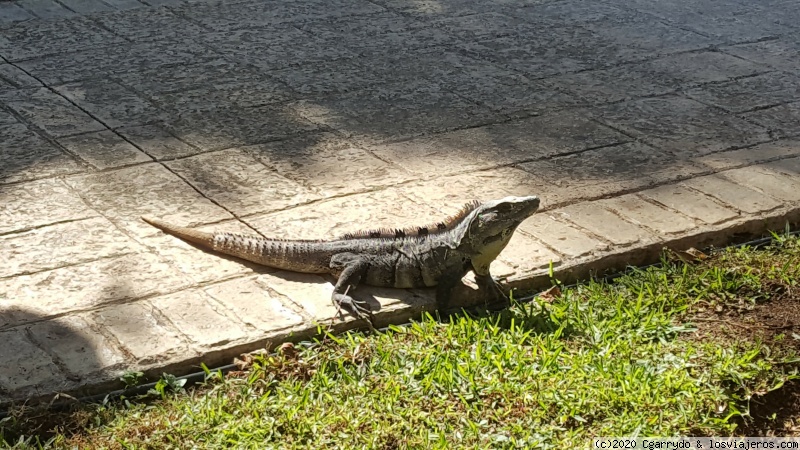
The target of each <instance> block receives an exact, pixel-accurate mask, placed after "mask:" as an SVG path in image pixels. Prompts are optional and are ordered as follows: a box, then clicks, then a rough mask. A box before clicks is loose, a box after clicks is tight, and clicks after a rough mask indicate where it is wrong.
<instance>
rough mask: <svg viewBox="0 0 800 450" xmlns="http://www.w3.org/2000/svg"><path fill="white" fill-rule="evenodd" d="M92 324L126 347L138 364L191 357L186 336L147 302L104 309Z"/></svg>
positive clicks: (96, 315) (95, 314)
mask: <svg viewBox="0 0 800 450" xmlns="http://www.w3.org/2000/svg"><path fill="white" fill-rule="evenodd" d="M92 320H93V321H94V322H96V323H97V324H98V325H100V326H102V327H103V329H104V330H105V331H106V332H108V333H109V334H110V335H111V336H113V337H114V338H115V339H116V341H117V342H119V343H120V344H121V345H122V346H124V349H125V350H126V351H127V352H129V354H130V355H132V356H133V358H135V359H134V361H135V362H137V363H138V364H148V363H151V362H157V361H163V360H166V359H167V358H169V357H170V356H173V355H176V354H179V353H180V354H182V355H183V356H184V357H185V356H188V355H190V354H191V352H190V350H189V348H188V347H189V344H188V342H187V339H186V338H185V337H184V336H183V334H182V333H180V332H179V331H177V330H176V329H175V328H174V326H173V325H172V324H171V323H169V322H168V321H167V320H166V319H165V318H164V317H162V316H161V315H160V313H159V311H158V310H157V309H156V308H155V307H153V305H152V304H151V303H150V302H148V301H146V300H141V301H138V302H135V303H128V304H121V305H111V306H108V307H105V308H102V309H100V310H98V311H97V312H95V313H94V314H93V315H92Z"/></svg>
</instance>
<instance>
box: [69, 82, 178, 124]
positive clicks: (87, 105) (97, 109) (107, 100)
mask: <svg viewBox="0 0 800 450" xmlns="http://www.w3.org/2000/svg"><path fill="white" fill-rule="evenodd" d="M55 90H56V92H57V93H59V94H60V95H61V96H63V97H64V98H66V99H67V100H69V101H70V102H72V103H74V104H75V105H76V106H77V107H78V108H80V109H81V110H83V111H85V112H86V113H87V114H89V115H91V116H92V117H93V118H94V119H95V120H97V121H100V122H101V123H103V125H105V126H106V127H108V128H117V127H121V126H123V125H127V126H130V125H139V124H145V123H148V122H155V121H159V120H163V119H164V118H165V115H164V113H162V112H161V111H160V110H159V109H158V108H157V107H156V106H155V105H153V104H152V103H150V102H148V101H147V100H145V99H143V98H141V97H139V96H138V95H136V93H135V92H133V91H131V90H130V89H128V88H126V87H125V86H122V85H121V84H119V83H117V82H115V81H113V80H109V79H92V80H87V81H81V82H77V83H69V84H62V85H60V86H57V87H56V88H55Z"/></svg>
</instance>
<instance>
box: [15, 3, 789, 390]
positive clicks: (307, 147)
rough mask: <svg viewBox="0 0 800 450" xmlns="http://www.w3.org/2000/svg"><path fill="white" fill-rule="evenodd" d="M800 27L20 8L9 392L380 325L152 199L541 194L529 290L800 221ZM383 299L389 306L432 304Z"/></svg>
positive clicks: (339, 223)
mask: <svg viewBox="0 0 800 450" xmlns="http://www.w3.org/2000/svg"><path fill="white" fill-rule="evenodd" d="M798 24H800V2H798V0H775V1H766V2H751V1H745V0H715V1H710V0H704V1H700V2H699V3H698V2H681V1H662V2H652V1H646V0H602V1H597V2H584V1H581V0H560V1H556V0H543V1H526V0H505V1H499V2H480V1H476V0H435V1H426V2H409V1H405V0H324V1H323V0H297V1H291V2H264V1H256V0H221V1H209V2H203V1H201V2H190V1H186V0H14V1H0V204H2V209H0V256H1V258H0V338H2V339H3V342H4V343H5V345H2V346H0V359H2V361H4V364H2V365H0V404H4V403H7V402H9V401H12V400H22V399H25V398H46V399H47V398H51V396H52V394H53V393H54V392H62V391H66V392H72V393H76V394H84V393H89V392H96V391H98V390H102V389H107V388H109V387H112V386H114V383H113V381H114V380H115V379H116V378H117V377H118V376H119V375H120V373H122V372H123V371H125V370H131V369H136V370H144V371H145V372H147V373H148V374H149V375H158V374H160V373H161V372H162V371H163V370H171V371H173V372H175V373H182V372H189V371H193V370H196V369H197V366H198V365H199V363H200V362H205V363H206V364H207V365H209V366H213V365H216V364H223V363H227V362H229V361H230V359H231V357H232V356H234V355H236V354H238V353H240V352H243V351H252V350H255V349H258V348H262V347H264V346H266V345H274V344H276V343H280V342H281V341H283V340H286V339H299V338H302V337H304V336H308V335H310V334H312V333H314V332H315V330H316V325H315V324H316V323H318V322H321V323H326V324H332V325H333V327H334V328H335V329H337V330H344V329H347V328H352V327H354V326H357V325H358V324H357V323H354V322H353V321H352V320H349V319H348V320H345V321H342V320H341V319H340V318H338V317H336V314H335V313H336V311H335V309H334V308H333V306H332V305H331V303H330V292H331V289H332V284H331V283H332V281H333V280H332V279H331V278H330V277H322V276H317V275H300V274H292V273H286V272H280V271H276V270H272V269H268V268H258V267H254V266H252V265H248V264H243V263H241V262H239V261H235V260H232V259H228V258H222V257H219V256H218V255H213V254H210V253H206V252H202V251H200V250H198V249H197V248H195V247H193V246H191V245H189V244H186V243H184V242H182V241H180V240H177V239H174V238H171V237H169V236H166V235H164V234H162V233H160V232H158V231H157V230H155V229H154V228H152V227H150V226H148V225H146V224H144V223H143V222H141V221H140V220H139V216H140V215H143V214H147V215H152V216H156V217H161V218H163V219H165V220H168V221H170V222H174V223H177V224H185V225H190V226H196V227H199V228H201V229H204V230H227V231H236V232H246V233H247V232H249V233H254V232H259V233H263V234H265V235H271V236H275V237H285V238H327V237H333V236H337V235H341V234H343V233H344V232H346V231H352V230H354V229H358V228H360V227H363V226H369V227H370V228H373V227H381V226H402V225H408V224H414V223H419V222H425V223H427V222H429V221H431V220H434V219H437V218H440V217H442V216H443V215H446V214H451V213H453V212H454V211H455V210H456V209H457V208H458V207H459V206H460V205H461V204H462V203H463V202H465V201H467V200H470V199H473V198H483V199H493V198H498V197H503V196H507V195H530V194H536V195H539V196H540V197H541V198H542V200H543V210H542V212H541V213H539V214H537V215H535V216H534V217H533V218H531V219H530V220H528V221H526V222H525V223H524V224H523V225H522V226H521V227H520V230H519V231H518V232H517V233H516V234H515V235H514V237H513V239H512V241H511V244H510V245H509V247H508V248H507V249H506V251H504V252H503V253H502V255H501V256H500V258H499V260H498V261H496V262H495V263H494V265H493V272H494V274H495V275H496V276H498V277H500V278H501V279H503V280H505V281H506V283H507V284H508V285H509V286H510V287H514V288H524V289H532V288H536V287H538V286H541V283H542V282H546V281H547V273H548V270H549V269H550V267H551V266H552V267H553V268H554V269H555V271H556V274H557V275H558V276H559V277H561V278H563V279H565V280H567V279H575V278H580V277H584V276H587V275H589V274H590V273H597V272H602V271H603V270H606V269H610V268H614V267H620V266H624V265H626V264H641V263H646V262H651V261H653V259H654V258H656V257H657V255H658V252H659V251H660V249H661V248H662V247H663V246H665V245H669V246H673V247H676V248H685V247H688V246H703V245H708V244H724V243H726V242H727V241H728V240H729V239H730V238H731V237H732V236H734V235H737V236H740V235H746V234H759V233H762V232H763V231H765V229H767V228H772V229H781V228H783V226H784V224H785V223H786V222H787V221H789V222H796V221H798V218H799V217H800V176H798V175H800V140H798V139H800V77H799V76H798V73H800V37H798V36H800V30H799V29H798V28H800V27H799V26H798ZM467 281H468V284H469V280H467ZM358 292H359V294H360V295H361V296H363V297H364V298H365V300H367V301H368V302H370V303H371V305H372V307H373V309H375V310H376V311H377V314H376V317H377V320H378V322H379V323H390V322H396V321H403V320H406V319H407V318H409V317H412V316H415V315H417V314H419V313H420V312H421V311H423V310H429V309H431V308H432V306H433V298H432V293H431V292H429V291H427V290H407V291H398V290H392V289H370V288H359V290H358ZM463 292H464V296H463V297H464V299H467V300H469V299H471V298H474V297H471V296H470V295H468V294H470V292H471V291H470V290H469V287H466V288H465V290H464V291H463Z"/></svg>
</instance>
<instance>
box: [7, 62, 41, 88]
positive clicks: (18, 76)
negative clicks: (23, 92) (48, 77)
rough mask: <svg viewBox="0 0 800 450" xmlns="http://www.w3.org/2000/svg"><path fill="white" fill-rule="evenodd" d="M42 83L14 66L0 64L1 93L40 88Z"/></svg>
mask: <svg viewBox="0 0 800 450" xmlns="http://www.w3.org/2000/svg"><path fill="white" fill-rule="evenodd" d="M41 85H42V83H40V82H39V80H37V79H36V78H33V77H32V76H30V75H28V74H27V73H25V71H23V70H22V69H20V68H19V67H17V66H15V65H13V64H0V91H6V90H11V89H17V88H28V87H40V86H41Z"/></svg>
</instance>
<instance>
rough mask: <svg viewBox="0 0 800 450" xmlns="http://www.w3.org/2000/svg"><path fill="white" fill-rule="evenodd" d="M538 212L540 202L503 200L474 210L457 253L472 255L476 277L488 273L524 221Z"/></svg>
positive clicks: (529, 199)
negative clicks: (477, 273) (492, 263)
mask: <svg viewBox="0 0 800 450" xmlns="http://www.w3.org/2000/svg"><path fill="white" fill-rule="evenodd" d="M537 209H539V198H538V197H535V196H530V197H505V198H501V199H500V200H493V201H490V202H486V203H483V204H481V205H480V206H479V207H477V208H476V209H475V210H474V211H473V212H472V213H471V214H470V215H469V216H467V218H466V220H468V221H469V227H468V228H467V230H466V233H464V235H463V236H461V245H460V246H459V248H460V249H462V250H463V251H465V252H466V253H468V254H471V255H472V257H471V259H472V265H473V267H474V268H475V270H476V271H478V272H479V273H488V270H489V264H490V263H491V262H492V261H493V260H494V259H495V258H497V255H499V254H500V252H501V251H502V250H503V249H504V248H505V246H506V244H508V241H509V240H511V236H512V235H513V234H514V231H515V230H516V229H517V227H518V226H519V224H521V223H522V221H523V220H525V219H527V218H528V217H530V216H531V215H532V214H533V213H535V212H536V210H537Z"/></svg>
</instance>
